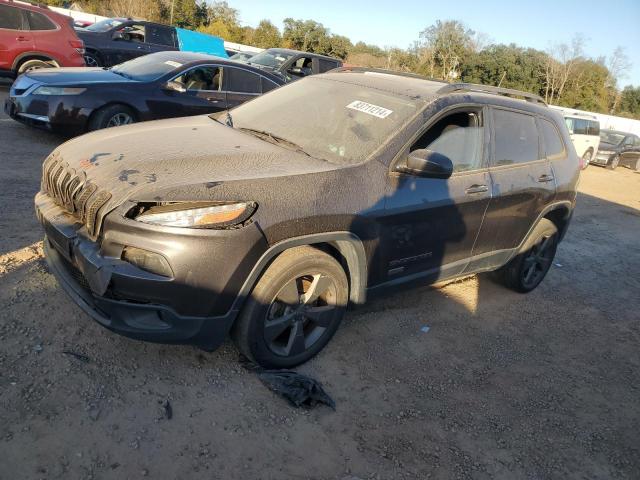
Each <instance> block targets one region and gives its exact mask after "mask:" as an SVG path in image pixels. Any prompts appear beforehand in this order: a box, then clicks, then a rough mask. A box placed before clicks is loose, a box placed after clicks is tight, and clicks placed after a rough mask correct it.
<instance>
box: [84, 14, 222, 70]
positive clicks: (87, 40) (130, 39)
mask: <svg viewBox="0 0 640 480" xmlns="http://www.w3.org/2000/svg"><path fill="white" fill-rule="evenodd" d="M78 35H79V37H80V38H81V39H82V40H83V41H84V44H85V61H86V63H87V66H88V67H111V66H113V65H117V64H119V63H122V62H126V61H127V60H131V59H133V58H137V57H140V56H143V55H148V54H150V53H156V52H164V51H176V50H183V51H190V52H196V53H206V54H209V55H216V56H219V57H222V58H227V54H226V52H225V50H224V42H223V41H222V39H220V38H218V37H214V36H211V35H206V34H204V33H199V32H193V31H190V30H185V29H182V28H175V27H171V26H168V25H162V24H160V23H154V22H148V21H146V20H134V19H131V18H108V19H106V20H101V21H99V22H96V23H94V24H93V25H90V26H88V27H87V28H84V29H78Z"/></svg>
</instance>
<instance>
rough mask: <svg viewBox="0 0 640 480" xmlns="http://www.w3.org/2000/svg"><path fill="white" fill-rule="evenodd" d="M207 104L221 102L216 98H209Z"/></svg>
mask: <svg viewBox="0 0 640 480" xmlns="http://www.w3.org/2000/svg"><path fill="white" fill-rule="evenodd" d="M207 102H211V103H220V100H218V99H217V98H216V97H207Z"/></svg>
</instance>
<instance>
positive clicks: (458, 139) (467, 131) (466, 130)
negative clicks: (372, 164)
mask: <svg viewBox="0 0 640 480" xmlns="http://www.w3.org/2000/svg"><path fill="white" fill-rule="evenodd" d="M482 147H483V128H482V117H481V114H480V110H477V111H476V110H473V111H457V112H455V113H451V114H449V115H446V116H445V117H444V118H441V119H440V120H438V121H437V122H436V123H435V124H434V125H432V126H431V128H429V129H428V130H427V131H426V132H425V133H424V134H423V135H422V136H421V137H420V138H419V139H418V140H417V141H416V142H415V143H414V144H413V145H412V146H411V149H410V151H411V152H413V151H414V150H420V149H426V150H430V151H432V152H436V153H439V154H441V155H444V156H446V157H448V158H449V159H450V160H451V163H452V164H453V172H454V173H455V172H466V171H470V170H476V169H478V168H480V167H481V166H482V150H483V148H482Z"/></svg>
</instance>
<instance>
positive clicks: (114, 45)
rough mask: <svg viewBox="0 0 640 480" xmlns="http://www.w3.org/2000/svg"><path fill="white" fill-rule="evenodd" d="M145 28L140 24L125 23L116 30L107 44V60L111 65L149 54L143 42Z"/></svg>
mask: <svg viewBox="0 0 640 480" xmlns="http://www.w3.org/2000/svg"><path fill="white" fill-rule="evenodd" d="M145 38H146V27H145V25H144V23H141V22H126V23H124V24H122V25H120V26H119V27H118V28H116V29H115V30H114V31H113V33H112V38H111V42H109V43H110V44H109V58H110V59H111V63H112V64H113V65H116V64H118V63H122V62H126V61H127V60H131V59H133V58H136V57H140V56H142V55H146V54H147V53H150V50H149V47H148V45H147V43H146V42H145Z"/></svg>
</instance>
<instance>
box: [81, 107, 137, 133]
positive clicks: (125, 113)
mask: <svg viewBox="0 0 640 480" xmlns="http://www.w3.org/2000/svg"><path fill="white" fill-rule="evenodd" d="M117 117H119V118H122V119H123V121H121V122H120V123H118V122H116V120H115V119H116V118H117ZM124 119H129V120H127V121H124ZM135 121H136V115H135V113H134V112H133V110H131V109H130V108H129V107H127V106H126V105H119V104H116V105H108V106H106V107H102V108H101V109H100V110H98V111H97V112H95V113H94V114H93V115H92V116H91V119H90V120H89V131H94V130H100V129H103V128H109V127H118V126H121V125H129V124H131V123H135Z"/></svg>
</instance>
